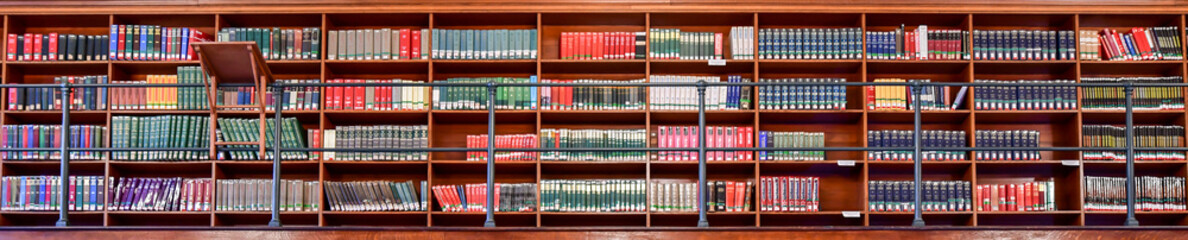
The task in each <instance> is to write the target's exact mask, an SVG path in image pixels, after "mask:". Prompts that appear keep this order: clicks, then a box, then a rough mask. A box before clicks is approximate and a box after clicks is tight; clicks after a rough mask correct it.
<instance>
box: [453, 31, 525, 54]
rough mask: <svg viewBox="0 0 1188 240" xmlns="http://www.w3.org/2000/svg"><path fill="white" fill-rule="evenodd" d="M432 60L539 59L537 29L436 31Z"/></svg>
mask: <svg viewBox="0 0 1188 240" xmlns="http://www.w3.org/2000/svg"><path fill="white" fill-rule="evenodd" d="M431 32H432V33H433V36H432V37H433V39H432V40H433V43H432V45H431V46H432V47H433V59H536V45H537V44H536V29H433V30H432V31H431Z"/></svg>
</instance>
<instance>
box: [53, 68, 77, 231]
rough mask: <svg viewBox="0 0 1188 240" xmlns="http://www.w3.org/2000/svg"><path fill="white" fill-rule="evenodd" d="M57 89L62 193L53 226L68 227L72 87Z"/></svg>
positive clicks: (68, 84) (65, 84) (59, 181)
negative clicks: (59, 101)
mask: <svg viewBox="0 0 1188 240" xmlns="http://www.w3.org/2000/svg"><path fill="white" fill-rule="evenodd" d="M59 89H60V91H61V94H62V95H61V96H58V97H60V98H62V127H61V128H62V141H61V142H59V143H58V144H60V146H58V147H59V151H58V156H59V158H58V160H60V161H61V163H60V164H61V173H60V174H61V176H60V177H61V179H58V186H60V189H62V193H61V195H59V198H58V202H59V204H58V222H56V223H54V226H58V227H68V226H70V213H69V211H68V208H69V207H70V194H67V193H68V192H69V191H66V189H67V188H70V143H71V142H70V139H71V137H70V107H71V105H70V103H72V102H73V101H72V100H71V99H70V92H71V91H72V90H73V89H72V88H70V83H62V86H61V87H59Z"/></svg>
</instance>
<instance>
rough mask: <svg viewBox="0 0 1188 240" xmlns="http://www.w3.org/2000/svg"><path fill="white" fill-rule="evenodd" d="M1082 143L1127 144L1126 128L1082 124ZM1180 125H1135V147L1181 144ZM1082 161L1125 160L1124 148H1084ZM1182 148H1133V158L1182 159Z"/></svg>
mask: <svg viewBox="0 0 1188 240" xmlns="http://www.w3.org/2000/svg"><path fill="white" fill-rule="evenodd" d="M1081 144H1082V145H1083V146H1085V147H1111V148H1123V147H1126V128H1124V127H1117V126H1110V125H1084V126H1081ZM1183 146H1184V127H1183V126H1134V147H1183ZM1082 154H1083V156H1084V157H1083V159H1085V160H1107V161H1126V152H1124V151H1084V152H1082ZM1184 159H1185V156H1184V152H1183V151H1136V152H1135V153H1134V160H1138V161H1158V160H1171V161H1183V160H1184Z"/></svg>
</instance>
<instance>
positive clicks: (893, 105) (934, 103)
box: [866, 78, 964, 111]
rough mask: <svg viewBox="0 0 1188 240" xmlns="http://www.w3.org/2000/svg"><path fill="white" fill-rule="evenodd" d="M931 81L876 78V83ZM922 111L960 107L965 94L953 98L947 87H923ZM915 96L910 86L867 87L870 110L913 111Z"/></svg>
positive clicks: (921, 92) (867, 105)
mask: <svg viewBox="0 0 1188 240" xmlns="http://www.w3.org/2000/svg"><path fill="white" fill-rule="evenodd" d="M931 81H932V80H930V79H902V78H876V79H874V82H931ZM920 88H921V89H920V99H919V102H920V110H932V111H935V110H950V109H956V108H957V107H960V105H961V103H962V101H963V100H964V96H963V95H964V92H958V93H957V94H956V95H957V96H958V97H957V98H954V97H953V95H954V94H953V92H952V91H950V89H951V88H949V87H947V86H921V87H920ZM963 89H964V88H963ZM915 100H916V99H915V95H914V94H913V93H912V91H911V88H910V87H908V86H866V108H867V109H868V110H913V109H914V107H915V103H914V102H912V101H915Z"/></svg>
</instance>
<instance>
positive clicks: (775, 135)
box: [759, 131, 825, 161]
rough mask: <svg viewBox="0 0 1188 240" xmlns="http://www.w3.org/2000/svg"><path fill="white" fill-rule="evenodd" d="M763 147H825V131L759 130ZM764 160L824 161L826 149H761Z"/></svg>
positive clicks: (760, 143)
mask: <svg viewBox="0 0 1188 240" xmlns="http://www.w3.org/2000/svg"><path fill="white" fill-rule="evenodd" d="M759 147H761V148H811V147H825V133H823V132H775V131H759ZM759 160H763V161H769V160H770V161H785V160H791V161H824V160H825V151H759Z"/></svg>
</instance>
